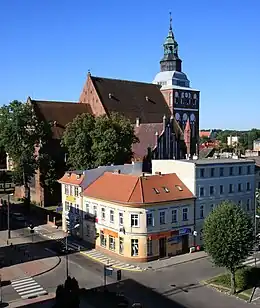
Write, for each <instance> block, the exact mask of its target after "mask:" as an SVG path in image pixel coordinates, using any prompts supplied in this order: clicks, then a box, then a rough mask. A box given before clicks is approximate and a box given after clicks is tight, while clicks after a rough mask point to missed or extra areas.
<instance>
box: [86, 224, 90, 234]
mask: <svg viewBox="0 0 260 308" xmlns="http://www.w3.org/2000/svg"><path fill="white" fill-rule="evenodd" d="M86 234H87V236H90V228H89V225H87V229H86Z"/></svg>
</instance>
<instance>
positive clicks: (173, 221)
mask: <svg viewBox="0 0 260 308" xmlns="http://www.w3.org/2000/svg"><path fill="white" fill-rule="evenodd" d="M174 213H175V214H174ZM174 216H175V218H176V219H173V217H174ZM171 219H172V224H176V223H177V222H178V210H177V209H172V211H171Z"/></svg>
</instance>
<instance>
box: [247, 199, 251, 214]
mask: <svg viewBox="0 0 260 308" xmlns="http://www.w3.org/2000/svg"><path fill="white" fill-rule="evenodd" d="M250 204H251V200H250V199H247V201H246V210H247V211H250Z"/></svg>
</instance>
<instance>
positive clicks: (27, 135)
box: [0, 100, 50, 206]
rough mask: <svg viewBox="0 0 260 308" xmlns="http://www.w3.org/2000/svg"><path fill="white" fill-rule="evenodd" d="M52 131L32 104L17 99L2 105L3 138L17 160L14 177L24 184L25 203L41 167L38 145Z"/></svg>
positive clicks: (0, 133) (0, 127)
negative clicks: (32, 181) (33, 178)
mask: <svg viewBox="0 0 260 308" xmlns="http://www.w3.org/2000/svg"><path fill="white" fill-rule="evenodd" d="M49 134H50V128H49V126H48V125H47V124H46V123H43V122H40V121H38V119H37V118H36V116H35V114H34V111H33V109H32V106H31V105H29V104H23V103H22V102H19V101H17V100H15V101H13V102H11V103H10V104H9V105H4V106H3V107H1V109H0V142H1V144H0V145H1V146H3V147H4V149H5V151H6V153H8V155H9V156H10V157H11V159H12V160H13V164H14V181H15V184H17V185H23V186H24V195H25V198H24V199H25V204H26V205H27V206H29V205H30V187H29V183H30V180H31V178H32V177H33V176H34V174H35V170H36V169H37V168H38V160H37V152H36V147H37V146H40V144H42V145H43V144H44V143H45V141H46V140H47V138H48V136H49Z"/></svg>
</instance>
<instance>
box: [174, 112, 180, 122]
mask: <svg viewBox="0 0 260 308" xmlns="http://www.w3.org/2000/svg"><path fill="white" fill-rule="evenodd" d="M180 118H181V117H180V114H179V113H176V114H175V119H176V120H177V121H180Z"/></svg>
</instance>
